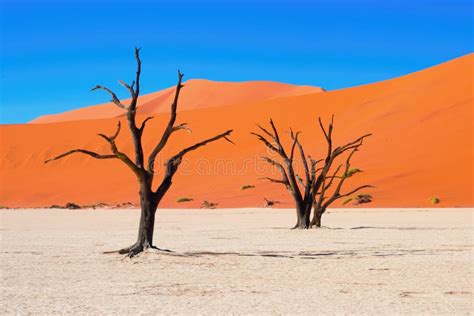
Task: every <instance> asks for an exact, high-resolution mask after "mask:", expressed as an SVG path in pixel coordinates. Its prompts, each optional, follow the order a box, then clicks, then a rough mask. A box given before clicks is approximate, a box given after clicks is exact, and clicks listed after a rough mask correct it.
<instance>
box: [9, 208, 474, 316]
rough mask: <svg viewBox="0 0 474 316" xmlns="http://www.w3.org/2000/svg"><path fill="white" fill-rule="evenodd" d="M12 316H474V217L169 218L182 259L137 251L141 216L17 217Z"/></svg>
mask: <svg viewBox="0 0 474 316" xmlns="http://www.w3.org/2000/svg"><path fill="white" fill-rule="evenodd" d="M0 216H1V239H2V242H1V267H2V268H1V273H2V275H1V285H0V289H1V308H0V313H1V314H11V313H20V314H25V313H40V314H56V313H67V314H81V313H84V314H85V313H88V314H132V313H133V314H135V313H144V314H148V313H164V314H172V313H180V314H189V313H193V314H195V313H199V314H208V313H213V314H214V313H221V314H228V313H237V314H240V313H253V314H263V313H291V314H294V313H295V314H296V313H298V314H299V313H306V314H309V313H311V314H314V313H322V314H341V313H345V314H461V315H462V314H472V313H473V210H472V209H443V210H440V209H438V210H423V209H415V210H413V209H412V210H376V209H372V210H336V211H333V212H331V213H329V214H327V215H326V217H325V224H326V225H328V226H329V227H331V228H330V229H329V228H326V229H319V230H308V231H295V230H289V229H288V227H289V226H291V224H293V222H294V220H295V219H294V214H293V211H289V210H268V209H265V210H264V209H235V210H162V211H160V213H159V216H158V224H157V236H156V240H157V243H158V245H159V246H160V247H164V248H169V249H172V250H173V251H174V253H171V254H164V253H156V252H148V253H145V254H142V255H140V256H139V257H138V258H135V259H132V260H130V259H128V258H123V257H122V256H119V255H104V254H102V251H106V250H114V249H118V248H119V247H121V246H126V245H128V244H129V243H131V242H132V241H133V240H134V238H135V234H136V231H135V230H136V225H137V220H138V213H137V212H136V211H134V210H113V211H112V210H100V211H96V210H95V211H92V210H79V211H69V210H6V211H2V212H0Z"/></svg>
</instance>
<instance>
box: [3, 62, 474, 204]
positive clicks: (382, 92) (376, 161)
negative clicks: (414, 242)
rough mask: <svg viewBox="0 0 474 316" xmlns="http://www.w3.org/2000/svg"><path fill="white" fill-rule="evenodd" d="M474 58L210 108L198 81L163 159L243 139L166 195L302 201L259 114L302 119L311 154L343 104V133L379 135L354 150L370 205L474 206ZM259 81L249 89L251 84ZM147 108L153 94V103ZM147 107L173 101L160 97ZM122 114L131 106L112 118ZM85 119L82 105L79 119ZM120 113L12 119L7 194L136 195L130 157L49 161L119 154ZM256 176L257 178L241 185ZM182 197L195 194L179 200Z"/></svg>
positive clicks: (195, 164)
mask: <svg viewBox="0 0 474 316" xmlns="http://www.w3.org/2000/svg"><path fill="white" fill-rule="evenodd" d="M473 59H474V55H473V54H470V55H467V56H464V57H461V58H458V59H455V60H452V61H449V62H447V63H444V64H441V65H438V66H435V67H432V68H428V69H425V70H423V71H419V72H416V73H412V74H409V75H406V76H403V77H400V78H395V79H392V80H387V81H383V82H378V83H374V84H369V85H364V86H359V87H354V88H349V89H342V90H337V91H330V92H326V93H313V94H307V95H299V96H291V94H292V93H289V94H290V96H287V94H284V95H285V97H271V98H267V97H262V96H259V97H258V98H256V99H255V100H251V98H250V96H249V97H248V98H247V99H245V100H241V101H242V102H241V103H238V102H235V103H234V102H232V100H233V98H234V97H231V98H229V99H231V101H230V102H229V103H232V105H227V106H218V105H219V104H218V102H220V101H218V102H216V103H212V102H210V101H209V102H208V103H207V102H206V107H204V106H202V104H201V103H195V106H192V104H191V101H192V100H191V99H192V95H194V96H195V97H196V98H198V99H201V100H205V99H206V98H207V96H208V94H207V92H206V91H205V90H203V89H201V90H200V89H196V91H193V93H192V94H190V95H189V99H187V100H186V101H185V100H183V103H182V104H187V106H188V109H187V110H185V111H181V112H180V113H179V115H178V122H188V123H189V124H190V126H191V127H192V128H193V131H194V132H193V133H192V134H188V133H186V132H182V133H176V134H175V135H174V136H173V137H172V139H171V140H170V143H169V144H170V145H169V146H168V148H167V149H166V150H165V152H164V153H163V154H164V155H163V156H162V160H161V162H163V159H164V157H166V156H169V155H170V154H172V153H175V152H176V151H177V150H179V149H180V148H182V147H183V146H186V145H189V144H191V143H193V142H195V141H197V140H199V139H203V138H206V137H208V136H211V135H214V134H216V133H218V132H221V131H224V130H225V129H228V128H233V129H234V130H235V132H234V134H233V136H232V139H233V140H234V141H235V142H236V145H232V144H229V143H228V142H225V141H221V142H218V143H213V144H210V145H208V146H206V147H205V148H203V149H202V150H200V151H197V152H193V153H191V154H190V155H189V156H188V158H189V160H188V161H186V162H185V163H183V165H182V168H181V169H180V171H179V173H178V174H177V176H176V177H175V179H174V185H173V186H172V188H171V190H170V192H169V194H168V195H167V197H166V198H165V200H164V201H163V203H162V206H163V207H197V206H199V205H200V203H201V202H202V201H203V200H209V201H212V202H217V203H219V206H221V207H245V206H261V205H262V204H263V197H267V198H271V199H275V200H279V201H282V203H281V204H279V206H281V207H286V206H291V199H290V197H289V195H288V193H287V192H286V191H285V189H284V188H283V187H282V186H280V185H277V184H272V183H268V182H265V181H262V180H258V178H259V177H261V176H262V175H263V174H265V173H266V172H269V171H268V170H265V168H264V166H265V165H264V164H263V163H262V162H260V161H259V160H258V155H259V154H261V153H263V152H264V151H265V149H264V148H263V147H262V146H261V144H260V143H258V142H257V140H256V139H255V138H254V137H252V136H251V135H250V132H251V131H255V130H256V128H255V124H256V123H258V122H260V123H267V121H268V118H269V117H272V118H273V119H274V121H275V122H276V123H277V124H278V126H279V127H280V128H281V130H285V131H288V128H289V127H290V126H292V127H293V128H294V129H297V130H301V131H302V132H303V133H302V138H301V139H302V142H303V144H304V145H305V148H306V152H307V154H312V155H313V156H317V155H318V154H321V153H323V152H324V147H323V143H322V139H321V134H320V131H319V129H318V126H317V124H316V119H317V117H318V116H321V117H322V118H324V119H326V121H327V119H328V118H329V117H330V115H331V114H333V113H334V114H335V117H336V119H335V142H336V143H342V142H346V141H348V140H350V139H352V138H354V137H355V136H358V135H360V134H362V133H367V132H372V133H373V134H374V136H372V137H371V138H370V139H368V140H367V141H366V142H365V145H364V146H363V148H362V150H361V152H360V153H359V154H358V156H356V157H355V159H354V163H355V164H354V165H355V166H357V167H359V168H360V169H362V170H364V173H362V174H359V175H358V176H357V177H356V178H354V181H353V182H352V184H353V185H357V184H361V183H370V184H373V185H375V186H376V188H375V189H372V190H367V191H366V192H367V193H370V194H372V195H373V196H374V202H373V203H371V204H369V205H367V206H372V207H429V206H432V205H431V203H430V198H431V197H435V196H436V197H439V198H440V199H441V203H440V204H438V206H441V207H443V206H444V207H452V206H465V207H472V206H474V197H473V195H474V194H473V178H474V177H473V165H472V162H473V161H474V159H473V158H474V157H473V128H472V126H473V107H472V104H473V103H472V98H473V91H472V87H473V82H472V81H473V75H472V69H473ZM249 85H250V86H251V85H252V84H249ZM189 86H192V84H190V85H189ZM185 89H186V88H185ZM246 89H247V88H246ZM258 90H259V89H256V88H255V89H253V90H252V89H250V88H249V90H248V91H249V92H248V94H249V95H251V93H254V92H255V91H258ZM250 91H253V92H250ZM194 93H195V94H194ZM255 93H256V92H255ZM285 93H286V92H285ZM219 97H222V98H224V96H219ZM186 102H188V103H186ZM157 104H158V103H157ZM210 106H215V107H210ZM145 108H147V103H146V102H145V103H143V104H142V109H145ZM194 108H195V109H194ZM147 109H148V108H147ZM158 109H161V110H158ZM111 111H115V109H113V110H111ZM147 111H148V112H147V113H149V112H160V111H164V110H163V109H162V107H161V106H159V105H156V106H155V105H153V106H152V105H149V109H148V110H147ZM117 114H120V112H119V111H116V114H113V115H108V116H107V117H110V116H116V115H117ZM62 115H65V114H62ZM143 117H144V115H142V116H141V117H140V118H139V120H141V119H143ZM84 118H86V117H85V116H81V114H78V115H77V117H75V116H70V117H69V118H67V119H84ZM167 118H168V115H167V113H159V114H157V115H156V117H155V119H154V120H153V121H151V122H150V124H149V128H148V129H147V130H146V132H145V135H144V145H145V149H146V151H148V152H149V150H150V147H151V146H152V145H153V144H154V143H155V142H156V140H157V138H158V137H159V136H160V135H161V134H160V133H161V131H162V129H163V127H164V125H165V122H166V120H167ZM62 120H65V119H64V118H63V119H62ZM116 122H117V118H105V119H99V120H83V121H69V122H57V123H51V124H27V125H4V126H1V128H0V131H1V148H2V152H1V154H0V155H1V159H0V170H1V171H0V172H1V181H2V183H1V188H2V189H1V192H0V194H1V196H0V205H3V206H48V205H51V204H62V203H66V202H75V203H78V204H94V203H100V202H105V203H109V204H115V203H120V202H133V203H136V202H137V197H138V196H137V186H136V183H135V179H134V176H133V175H132V174H131V172H129V171H128V169H127V167H125V166H123V165H122V164H121V163H120V162H118V161H104V160H95V159H93V158H89V157H85V156H79V155H77V156H74V157H69V158H66V159H63V160H60V161H56V162H53V163H50V164H47V165H45V164H44V163H43V161H44V160H45V159H47V158H50V157H52V156H54V155H57V154H59V153H61V152H64V151H66V150H69V149H72V148H86V149H90V150H95V151H98V152H101V153H107V152H108V149H109V148H108V146H107V144H106V143H104V142H103V140H101V139H100V138H99V137H97V136H96V134H97V133H99V132H102V133H112V132H113V131H114V129H115V125H116ZM125 131H126V130H125V129H124V130H123V132H122V134H121V135H120V136H119V140H118V145H119V147H121V148H122V149H123V150H125V151H127V152H130V150H131V140H130V138H129V136H128V134H127V133H125ZM160 165H161V164H160ZM157 178H158V179H159V178H160V176H159V175H158V176H157ZM249 184H252V185H255V186H256V187H255V188H254V189H249V190H245V191H241V190H240V188H241V186H243V185H249ZM178 197H190V198H193V199H194V201H193V202H189V203H181V204H178V203H176V199H177V198H178Z"/></svg>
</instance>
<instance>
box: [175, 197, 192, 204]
mask: <svg viewBox="0 0 474 316" xmlns="http://www.w3.org/2000/svg"><path fill="white" fill-rule="evenodd" d="M191 201H193V199H191V198H188V197H180V198H178V199H177V200H176V202H178V203H185V202H191Z"/></svg>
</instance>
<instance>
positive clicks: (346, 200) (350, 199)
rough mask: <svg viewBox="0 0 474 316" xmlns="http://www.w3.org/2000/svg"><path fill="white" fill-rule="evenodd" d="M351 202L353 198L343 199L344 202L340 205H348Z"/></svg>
mask: <svg viewBox="0 0 474 316" xmlns="http://www.w3.org/2000/svg"><path fill="white" fill-rule="evenodd" d="M352 200H353V198H348V199H345V200H344V202H342V205H346V204H347V203H349V202H350V201H352Z"/></svg>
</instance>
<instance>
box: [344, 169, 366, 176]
mask: <svg viewBox="0 0 474 316" xmlns="http://www.w3.org/2000/svg"><path fill="white" fill-rule="evenodd" d="M359 172H362V170H360V169H359V168H351V169H349V170H347V172H346V174H345V175H344V176H345V177H347V178H349V177H352V176H353V175H355V174H356V173H359Z"/></svg>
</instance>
